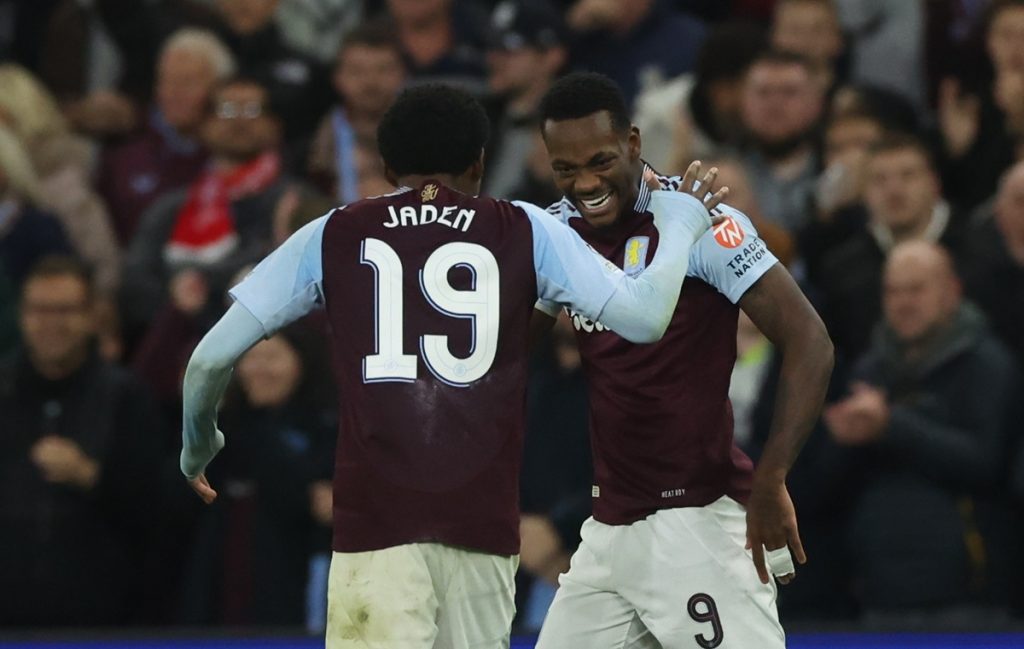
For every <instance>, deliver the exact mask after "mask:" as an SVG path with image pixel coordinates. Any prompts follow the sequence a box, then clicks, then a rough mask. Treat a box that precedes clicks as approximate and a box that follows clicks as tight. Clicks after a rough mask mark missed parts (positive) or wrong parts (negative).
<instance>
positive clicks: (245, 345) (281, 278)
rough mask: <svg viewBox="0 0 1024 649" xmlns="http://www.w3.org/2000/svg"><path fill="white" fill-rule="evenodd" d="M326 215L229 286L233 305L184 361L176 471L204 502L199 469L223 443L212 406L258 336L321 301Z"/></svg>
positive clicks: (207, 494)
mask: <svg viewBox="0 0 1024 649" xmlns="http://www.w3.org/2000/svg"><path fill="white" fill-rule="evenodd" d="M328 218H329V217H326V216H325V217H321V218H320V219H317V220H316V221H313V222H312V223H309V224H308V225H306V226H304V227H302V228H301V229H300V230H299V231H298V232H296V233H295V234H294V235H292V236H291V237H290V238H289V239H288V240H287V241H285V243H283V244H282V245H281V247H280V248H278V249H277V250H275V251H274V252H273V253H271V254H270V255H269V256H268V257H267V258H266V259H264V260H263V261H262V262H260V264H259V265H257V266H256V268H255V269H253V271H252V273H250V274H249V276H248V277H246V278H245V279H244V280H243V281H242V282H241V283H240V284H239V285H238V286H236V287H234V288H233V289H232V290H231V296H232V297H233V298H234V299H235V303H234V304H233V305H232V306H231V308H229V309H228V311H227V313H225V314H224V317H222V318H221V319H220V320H219V321H218V322H217V324H215V325H214V326H213V328H212V329H211V330H210V331H209V333H207V334H206V336H204V337H203V339H202V340H201V341H200V343H199V345H198V346H197V347H196V350H195V352H193V354H192V357H191V359H189V363H188V367H187V368H186V370H185V382H184V386H183V388H182V394H183V401H184V409H183V413H182V422H183V429H182V451H181V471H182V473H183V474H185V477H186V478H188V480H189V483H190V484H191V485H192V488H193V489H194V490H195V491H196V492H197V493H198V494H199V496H200V497H201V498H202V499H203V500H204V501H205V502H206V503H207V504H209V503H210V502H213V499H214V498H215V497H216V495H217V494H216V492H215V491H213V489H211V488H210V485H209V483H208V482H207V481H206V477H205V476H204V475H203V473H204V471H205V470H206V466H207V465H208V464H209V463H210V461H211V460H213V458H214V456H215V455H216V454H217V453H218V452H219V451H220V449H221V448H223V447H224V435H223V433H221V432H220V431H219V430H217V405H218V404H219V403H220V400H221V397H223V395H224V390H225V389H226V388H227V385H228V381H229V380H230V378H231V369H232V368H233V367H234V365H235V363H236V362H238V359H239V358H241V357H242V355H243V354H245V352H246V351H247V350H248V349H249V348H250V347H252V346H253V345H255V344H256V343H257V342H259V341H260V340H261V339H263V338H267V337H269V336H272V335H273V334H274V333H275V332H276V331H277V330H279V329H280V328H282V327H284V326H285V325H287V324H289V323H291V322H293V321H295V320H297V319H298V318H300V317H301V316H303V315H305V314H306V313H308V312H309V311H311V310H313V309H314V308H316V306H317V305H319V304H321V303H322V301H323V288H322V285H323V272H322V268H321V257H320V249H321V244H322V240H323V228H324V226H325V225H326V222H327V219H328Z"/></svg>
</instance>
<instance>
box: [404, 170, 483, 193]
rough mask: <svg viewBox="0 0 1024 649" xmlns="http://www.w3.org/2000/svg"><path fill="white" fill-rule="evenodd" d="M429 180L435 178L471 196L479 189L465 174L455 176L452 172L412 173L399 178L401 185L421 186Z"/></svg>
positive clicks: (446, 185)
mask: <svg viewBox="0 0 1024 649" xmlns="http://www.w3.org/2000/svg"><path fill="white" fill-rule="evenodd" d="M428 180H434V181H437V182H439V183H441V184H442V185H444V186H445V187H450V188H451V189H454V190H455V191H458V192H462V193H463V194H468V195H470V196H476V194H477V193H478V192H479V190H478V189H477V187H476V183H475V182H473V181H472V180H470V179H469V178H465V177H463V176H453V175H452V174H411V175H408V176H401V177H399V178H398V179H397V182H398V186H399V187H413V188H415V187H419V186H420V185H422V184H423V183H425V182H426V181H428Z"/></svg>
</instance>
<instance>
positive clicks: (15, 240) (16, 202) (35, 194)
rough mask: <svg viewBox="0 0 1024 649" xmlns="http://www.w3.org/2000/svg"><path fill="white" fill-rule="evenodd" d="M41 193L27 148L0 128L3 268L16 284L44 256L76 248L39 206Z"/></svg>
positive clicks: (0, 248)
mask: <svg viewBox="0 0 1024 649" xmlns="http://www.w3.org/2000/svg"><path fill="white" fill-rule="evenodd" d="M41 195H42V194H41V191H40V188H39V179H38V178H37V177H36V173H35V169H33V168H32V162H31V160H29V157H28V154H27V153H26V152H25V149H24V148H22V146H21V143H20V142H18V139H17V138H16V137H15V136H14V135H12V134H11V132H10V131H8V130H7V129H5V128H0V267H2V268H3V272H4V273H5V274H6V275H7V277H8V279H9V280H10V281H11V283H12V284H13V285H14V286H15V287H19V286H21V283H22V281H24V279H25V276H26V275H27V274H28V271H29V270H30V269H31V268H32V266H33V265H35V263H36V262H38V261H39V260H40V259H42V258H43V257H45V256H47V255H52V254H59V253H64V254H69V253H71V251H72V250H71V244H70V243H68V239H67V235H66V234H65V233H64V228H63V227H62V226H61V224H60V221H58V220H57V218H56V217H54V216H52V215H51V214H49V213H47V212H44V211H42V210H41V209H40V208H39V202H40V197H41Z"/></svg>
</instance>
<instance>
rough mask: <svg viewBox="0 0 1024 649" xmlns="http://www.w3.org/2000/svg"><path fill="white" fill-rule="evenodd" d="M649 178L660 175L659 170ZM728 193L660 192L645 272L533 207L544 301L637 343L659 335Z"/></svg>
mask: <svg viewBox="0 0 1024 649" xmlns="http://www.w3.org/2000/svg"><path fill="white" fill-rule="evenodd" d="M699 172H700V166H699V164H695V165H691V168H690V169H689V170H687V176H688V181H687V180H686V179H684V182H683V183H682V185H681V186H682V187H687V188H692V187H693V185H694V183H693V180H694V179H695V178H696V175H697V174H698V173H699ZM716 172H717V170H714V169H713V170H712V171H711V172H709V173H708V175H707V176H705V178H704V180H703V182H702V183H701V184H702V185H703V187H705V188H708V189H714V183H715V175H716ZM648 182H649V183H655V182H656V181H655V180H654V178H653V175H651V176H650V177H649V178H648ZM692 191H696V190H692ZM726 193H727V189H726V188H722V189H721V190H719V191H718V192H716V193H714V194H709V195H707V198H706V199H705V200H704V201H703V202H702V201H701V199H699V198H696V197H695V196H693V195H692V194H691V193H690V192H688V191H683V190H682V189H680V190H679V191H677V192H669V191H660V190H657V191H652V194H651V207H650V209H651V212H652V213H653V214H654V223H655V227H657V228H658V233H659V244H658V251H657V253H656V254H655V255H654V259H653V261H652V262H651V264H650V265H649V266H648V267H647V269H646V270H645V271H644V272H643V273H642V274H641V275H639V276H637V277H629V276H628V275H626V274H625V273H623V272H622V270H621V269H619V268H618V267H616V266H615V265H614V264H612V263H611V262H609V261H608V260H606V259H604V258H603V257H601V256H600V255H598V254H597V253H596V252H595V251H594V250H593V249H592V248H590V247H589V246H588V245H587V244H586V243H584V242H583V240H582V239H580V238H579V236H578V235H577V234H576V233H575V232H574V231H572V229H571V228H569V227H567V226H565V225H564V224H562V223H559V222H558V221H556V220H555V219H554V218H553V217H551V216H550V215H549V214H547V213H546V212H544V211H543V210H539V209H538V208H533V207H532V206H529V207H530V208H532V210H531V209H527V212H528V214H530V216H531V220H532V222H533V225H534V263H535V265H536V269H537V282H538V296H539V297H540V304H545V303H547V304H551V303H556V304H565V305H568V306H569V307H571V308H572V309H574V310H575V311H578V312H579V313H581V314H583V315H585V316H586V317H588V318H590V319H592V320H595V321H597V320H600V321H601V323H602V324H604V325H605V326H607V327H608V328H610V329H612V330H613V331H615V332H616V333H617V334H619V335H620V336H622V337H623V338H625V339H626V340H629V341H631V342H636V343H649V342H654V341H656V340H659V339H660V338H661V337H662V336H663V335H664V333H665V330H666V329H667V328H668V325H669V322H671V320H672V314H673V313H674V312H675V309H676V303H677V302H678V300H679V291H680V290H681V288H682V284H683V279H684V278H685V276H686V270H687V268H688V265H689V258H690V249H691V247H692V246H693V245H694V243H695V242H696V241H697V240H698V239H700V237H701V236H702V235H703V234H704V232H706V231H707V229H708V228H709V227H710V226H711V222H712V221H711V215H710V213H709V210H711V209H713V208H714V207H716V206H717V205H718V204H719V203H720V202H721V201H722V199H723V198H724V197H725V194H726ZM521 205H523V206H524V207H526V205H525V204H521Z"/></svg>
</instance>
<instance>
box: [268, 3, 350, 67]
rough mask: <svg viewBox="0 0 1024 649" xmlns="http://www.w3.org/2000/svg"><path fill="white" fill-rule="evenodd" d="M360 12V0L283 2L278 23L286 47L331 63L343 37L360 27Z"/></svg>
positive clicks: (325, 62)
mask: <svg viewBox="0 0 1024 649" xmlns="http://www.w3.org/2000/svg"><path fill="white" fill-rule="evenodd" d="M363 13H364V11H363V2H362V1H361V0H304V1H303V2H282V3H281V4H280V6H279V7H278V8H277V24H278V25H279V26H280V27H281V36H282V37H283V38H284V40H285V42H286V43H288V45H289V46H291V47H292V48H294V49H296V50H298V51H299V52H301V53H302V54H304V55H305V56H308V57H310V58H311V59H313V60H315V61H317V62H318V63H321V64H324V65H330V64H331V62H332V61H333V60H334V58H335V57H336V56H337V53H338V48H339V47H340V46H341V44H342V43H343V42H344V39H343V36H344V35H345V34H347V33H348V32H350V31H352V30H353V29H355V28H356V27H357V26H359V24H360V21H361V20H362V17H363Z"/></svg>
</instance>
